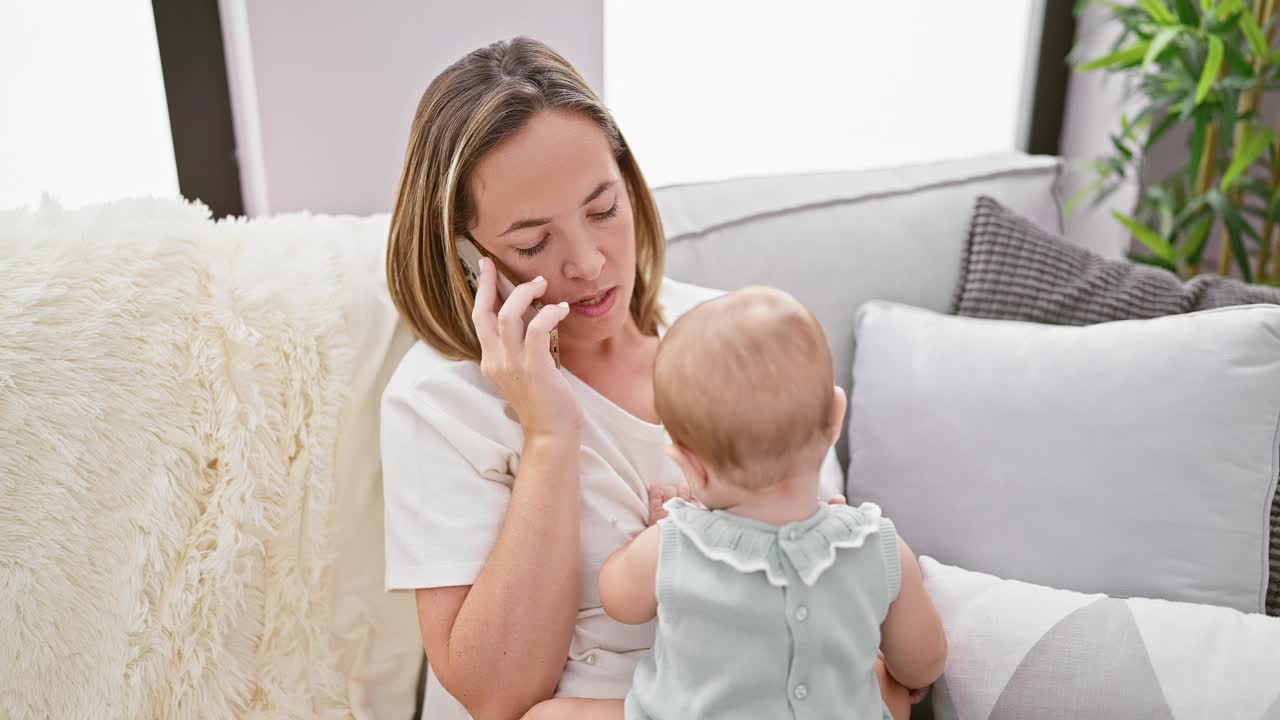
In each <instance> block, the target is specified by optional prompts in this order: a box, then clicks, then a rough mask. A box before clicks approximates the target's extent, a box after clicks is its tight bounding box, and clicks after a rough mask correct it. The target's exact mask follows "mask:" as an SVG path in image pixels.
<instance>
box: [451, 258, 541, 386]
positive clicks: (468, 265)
mask: <svg viewBox="0 0 1280 720" xmlns="http://www.w3.org/2000/svg"><path fill="white" fill-rule="evenodd" d="M454 246H455V247H456V248H457V250H458V257H460V258H462V269H463V272H464V273H466V276H467V284H468V285H470V286H471V292H472V293H473V294H474V293H475V292H476V288H478V287H479V286H480V258H481V257H483V256H482V255H481V254H480V248H478V247H476V244H475V243H473V242H471V239H470V238H467V237H462V236H459V237H458V239H457V240H455V241H454ZM490 262H492V259H491V260H490ZM493 268H494V271H495V272H497V273H498V302H499V303H503V302H506V300H507V298H508V297H510V296H511V293H512V291H514V290H515V289H516V286H515V285H513V284H512V282H511V281H510V280H509V279H507V276H506V275H503V274H502V271H501V270H498V269H497V268H498V264H497V263H494V264H493ZM541 309H542V303H540V302H538V301H537V300H534V301H533V303H532V304H531V305H530V306H529V309H528V310H527V311H525V314H524V323H525V325H526V326H527V325H528V324H529V321H530V320H532V319H533V318H534V316H535V315H537V314H538V311H539V310H541ZM551 359H552V360H554V361H555V363H556V367H557V368H558V367H560V330H559V328H551Z"/></svg>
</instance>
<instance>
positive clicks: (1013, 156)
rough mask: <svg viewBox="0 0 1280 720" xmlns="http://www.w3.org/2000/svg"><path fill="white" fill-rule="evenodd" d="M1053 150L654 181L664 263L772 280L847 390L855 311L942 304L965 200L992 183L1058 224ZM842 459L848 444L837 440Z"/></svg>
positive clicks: (1037, 218) (688, 271)
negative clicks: (883, 303) (799, 311)
mask: <svg viewBox="0 0 1280 720" xmlns="http://www.w3.org/2000/svg"><path fill="white" fill-rule="evenodd" d="M1061 174H1062V162H1061V160H1060V159H1058V158H1051V157H1034V156H1029V155H1023V154H1018V153H1008V154H995V155H986V156H981V157H974V158H966V159H961V160H953V161H947V162H939V163H933V164H928V165H915V166H909V167H896V168H885V169H882V170H866V171H854V172H833V173H816V174H811V175H788V176H775V177H760V178H746V179H739V180H728V181H723V182H709V183H695V184H690V185H676V186H671V187H665V188H660V189H658V190H657V192H656V198H657V202H658V207H659V209H660V211H661V213H662V220H663V223H664V227H665V229H666V233H667V238H668V240H667V242H668V250H667V274H668V275H670V276H671V277H673V278H675V279H677V280H683V281H686V282H691V283H696V284H699V285H705V286H707V287H713V288H719V289H724V290H732V289H735V288H739V287H744V286H747V285H757V284H759V285H772V286H775V287H779V288H782V289H784V290H786V291H788V292H790V293H792V294H793V295H795V296H796V297H797V298H799V300H800V301H801V302H803V303H804V304H805V305H806V306H808V307H809V308H810V309H812V310H813V312H814V313H815V314H816V315H817V316H818V319H819V320H820V321H821V322H822V325H823V327H824V328H825V329H826V331H827V335H828V337H829V338H830V341H831V347H832V351H833V352H834V355H835V367H836V376H837V378H839V380H840V384H841V386H842V387H844V388H845V390H846V391H848V390H849V380H850V378H849V377H847V374H848V373H847V368H849V367H850V366H851V362H852V357H853V324H854V316H855V314H856V313H857V311H858V308H859V307H860V306H861V305H862V303H864V302H866V301H867V300H871V299H877V300H891V301H896V302H902V303H906V304H909V305H915V306H918V307H922V308H927V309H930V310H936V311H938V312H946V311H947V309H948V307H949V306H950V304H951V302H952V299H953V295H954V293H955V290H956V283H957V279H958V277H959V272H960V261H961V253H962V250H963V248H964V244H965V237H966V235H967V233H968V228H969V219H970V217H971V215H972V213H973V207H974V200H975V198H977V197H978V196H979V195H990V196H992V197H995V198H997V199H999V200H1000V202H1001V203H1003V204H1004V205H1006V206H1007V207H1009V208H1010V209H1012V210H1013V211H1015V212H1017V213H1019V214H1020V215H1022V216H1023V217H1026V218H1027V219H1029V220H1031V221H1032V222H1034V223H1036V224H1037V225H1039V226H1040V227H1042V228H1045V229H1048V230H1052V231H1058V232H1060V231H1061V229H1062V206H1061V204H1060V202H1059V187H1058V186H1059V181H1060V177H1061ZM836 449H837V454H838V455H839V456H840V461H841V463H847V461H848V448H847V447H846V443H845V442H844V441H843V439H842V440H841V442H840V443H838V444H837V446H836Z"/></svg>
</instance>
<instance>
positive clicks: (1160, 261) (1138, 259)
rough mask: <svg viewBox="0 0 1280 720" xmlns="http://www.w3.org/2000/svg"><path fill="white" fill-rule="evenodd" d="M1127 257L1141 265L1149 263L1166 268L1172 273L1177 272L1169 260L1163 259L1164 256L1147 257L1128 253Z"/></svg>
mask: <svg viewBox="0 0 1280 720" xmlns="http://www.w3.org/2000/svg"><path fill="white" fill-rule="evenodd" d="M1129 259H1130V260H1132V261H1134V262H1136V263H1141V264H1143V265H1151V266H1153V267H1158V268H1162V269H1164V270H1168V271H1169V272H1174V273H1176V272H1178V270H1177V267H1176V266H1175V265H1174V264H1173V263H1172V262H1171V261H1169V260H1165V259H1164V258H1158V257H1149V256H1147V255H1137V254H1134V253H1130V255H1129Z"/></svg>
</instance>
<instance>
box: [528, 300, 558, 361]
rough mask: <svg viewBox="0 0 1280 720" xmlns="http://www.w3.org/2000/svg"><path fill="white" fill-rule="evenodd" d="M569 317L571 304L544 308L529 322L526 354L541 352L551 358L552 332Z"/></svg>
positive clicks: (545, 306)
mask: <svg viewBox="0 0 1280 720" xmlns="http://www.w3.org/2000/svg"><path fill="white" fill-rule="evenodd" d="M568 315H569V303H563V302H562V303H559V304H557V305H544V306H542V309H541V310H539V311H538V314H537V315H535V316H534V318H533V320H530V321H529V327H528V328H527V329H526V330H525V332H524V346H525V352H530V351H535V352H536V351H541V352H543V353H544V354H545V355H546V356H547V357H548V358H550V357H551V331H552V330H554V329H555V327H556V325H559V324H560V321H561V320H564V319H565V318H566V317H568ZM531 357H532V356H531ZM553 362H554V361H553Z"/></svg>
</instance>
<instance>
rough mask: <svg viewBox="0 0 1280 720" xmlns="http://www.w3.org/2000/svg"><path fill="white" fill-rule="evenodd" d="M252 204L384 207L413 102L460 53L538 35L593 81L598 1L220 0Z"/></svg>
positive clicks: (598, 55) (274, 209)
mask: <svg viewBox="0 0 1280 720" xmlns="http://www.w3.org/2000/svg"><path fill="white" fill-rule="evenodd" d="M219 6H220V10H221V16H222V21H223V38H224V43H225V45H226V49H227V63H228V75H229V78H228V79H229V83H230V85H231V94H232V104H233V108H234V113H235V121H236V136H237V145H238V157H239V161H240V167H241V180H242V185H243V189H244V194H245V209H246V212H247V213H248V214H250V215H262V214H267V213H282V212H290V211H296V210H310V211H312V212H324V213H352V214H367V213H375V212H386V211H388V210H390V209H391V206H392V204H393V202H394V198H395V187H396V182H397V180H398V179H399V175H400V167H401V163H402V161H403V159H404V150H405V143H406V141H407V140H408V132H409V123H410V121H411V120H412V118H413V111H414V109H415V107H416V106H417V103H418V99H419V98H420V97H421V96H422V92H423V91H424V90H425V89H426V87H427V84H428V83H429V82H430V81H431V79H432V78H433V77H435V75H436V74H437V73H439V72H440V71H441V70H443V69H444V68H445V67H447V66H448V65H450V64H451V63H453V62H454V61H455V60H457V59H459V58H460V57H462V56H463V55H464V54H466V53H467V52H469V51H471V50H474V49H475V48H477V47H480V46H482V45H487V44H489V43H491V42H494V41H496V40H501V39H507V38H510V37H512V36H514V35H517V34H524V35H529V36H532V37H535V38H538V39H540V40H543V41H544V42H546V43H548V44H549V45H551V46H552V47H554V48H555V49H556V50H558V51H559V52H560V53H561V54H563V55H565V56H566V57H567V58H568V59H569V60H570V62H572V63H574V65H576V66H577V68H578V70H579V71H580V72H582V74H583V75H584V77H586V78H587V80H588V82H590V83H592V85H593V87H595V88H596V89H597V90H598V89H599V88H600V87H601V84H602V80H603V57H602V55H603V50H602V38H603V31H602V8H601V4H600V0H539V2H521V0H483V1H473V2H443V1H437V2H422V1H421V0H380V1H379V2H372V3H357V2H351V1H350V0H262V1H254V0H221V1H220V3H219Z"/></svg>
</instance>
